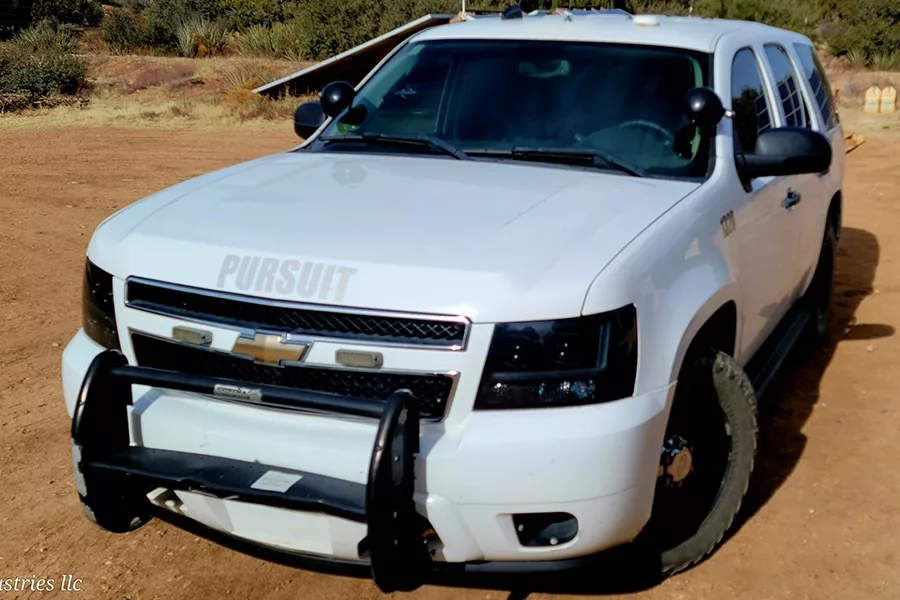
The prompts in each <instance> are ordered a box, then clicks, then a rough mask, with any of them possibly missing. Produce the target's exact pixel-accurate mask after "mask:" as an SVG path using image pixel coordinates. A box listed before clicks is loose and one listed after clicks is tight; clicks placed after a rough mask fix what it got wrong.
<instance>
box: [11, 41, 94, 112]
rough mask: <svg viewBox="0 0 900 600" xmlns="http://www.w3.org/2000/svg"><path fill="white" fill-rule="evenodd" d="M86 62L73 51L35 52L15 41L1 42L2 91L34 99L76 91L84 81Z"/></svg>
mask: <svg viewBox="0 0 900 600" xmlns="http://www.w3.org/2000/svg"><path fill="white" fill-rule="evenodd" d="M84 75H85V67H84V64H83V63H82V62H81V61H80V60H78V59H77V58H76V57H74V56H72V55H71V54H63V53H59V52H46V51H45V52H33V51H32V49H31V48H29V47H28V46H26V45H24V44H19V43H16V42H7V43H5V44H2V45H0V93H20V94H26V95H28V96H29V97H30V98H31V99H33V100H36V99H38V98H42V97H46V96H52V95H54V94H75V93H77V92H78V91H80V90H81V87H82V86H83V84H84Z"/></svg>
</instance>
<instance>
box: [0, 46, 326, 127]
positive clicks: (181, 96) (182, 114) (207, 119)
mask: <svg viewBox="0 0 900 600" xmlns="http://www.w3.org/2000/svg"><path fill="white" fill-rule="evenodd" d="M82 58H83V59H84V60H85V61H86V62H87V64H88V80H89V88H90V90H89V91H90V102H89V103H87V104H84V103H81V104H79V105H77V106H60V107H56V108H44V109H36V110H27V111H24V112H20V113H18V114H8V113H7V114H4V115H3V119H0V128H20V127H28V128H31V127H40V126H43V125H46V126H60V125H62V126H65V125H70V124H71V125H119V126H123V125H124V126H129V125H134V126H140V127H147V126H151V127H152V126H159V127H179V128H181V127H189V128H205V129H215V128H223V127H225V128H230V127H242V128H253V127H256V128H263V129H269V128H289V129H290V128H292V127H293V119H292V117H293V113H294V110H295V109H296V107H297V105H298V104H300V103H301V102H303V101H305V100H306V98H290V97H289V98H285V99H281V100H272V99H270V98H265V97H261V96H258V95H256V94H254V93H252V91H251V90H252V89H254V88H255V87H257V86H259V85H261V84H263V83H266V82H268V81H272V80H274V79H277V78H280V77H283V76H285V75H287V74H290V73H293V72H296V71H299V70H300V69H302V68H304V67H306V66H308V65H309V63H300V62H293V61H287V60H274V59H266V58H230V57H222V58H204V59H190V58H173V57H154V56H110V55H90V54H89V55H83V56H82Z"/></svg>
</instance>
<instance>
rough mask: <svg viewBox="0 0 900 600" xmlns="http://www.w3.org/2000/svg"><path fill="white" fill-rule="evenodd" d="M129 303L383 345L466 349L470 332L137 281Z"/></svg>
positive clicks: (460, 322)
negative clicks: (466, 341)
mask: <svg viewBox="0 0 900 600" xmlns="http://www.w3.org/2000/svg"><path fill="white" fill-rule="evenodd" d="M126 301H127V303H128V305H129V306H131V307H133V308H138V309H142V310H148V311H151V312H156V313H161V314H165V315H169V316H172V317H176V318H183V319H191V320H199V321H207V322H211V323H216V324H221V325H225V326H232V327H239V328H241V329H265V330H268V331H273V332H279V333H295V334H304V335H314V336H322V337H333V338H343V339H353V340H365V341H374V342H379V343H394V344H396V343H402V344H415V345H422V346H442V347H448V348H449V347H462V346H463V345H464V343H465V337H466V329H467V322H466V321H465V320H464V319H462V318H460V319H455V320H454V319H451V320H433V319H419V318H408V317H387V316H380V315H366V314H355V313H347V312H331V311H325V310H316V309H310V308H298V307H295V306H290V305H279V304H275V303H272V302H271V301H266V300H263V299H259V298H252V297H249V296H235V295H212V294H206V293H203V292H202V291H191V290H187V289H184V288H176V287H172V286H168V285H156V284H152V283H147V282H143V281H136V280H129V282H128V293H127V299H126Z"/></svg>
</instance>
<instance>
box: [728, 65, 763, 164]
mask: <svg viewBox="0 0 900 600" xmlns="http://www.w3.org/2000/svg"><path fill="white" fill-rule="evenodd" d="M731 107H732V110H733V111H734V143H735V150H743V151H744V152H754V151H755V150H756V139H757V138H758V137H759V134H760V133H762V132H763V131H765V130H767V129H771V127H772V116H771V115H772V113H771V111H770V110H769V102H768V100H767V99H766V94H765V89H764V87H763V80H762V74H761V72H760V70H759V63H757V62H756V55H755V54H754V53H753V51H752V50H750V49H749V48H748V49H744V50H740V51H738V53H737V54H736V55H735V57H734V63H733V64H732V72H731Z"/></svg>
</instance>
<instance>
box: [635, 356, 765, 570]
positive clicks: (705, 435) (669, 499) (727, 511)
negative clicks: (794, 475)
mask: <svg viewBox="0 0 900 600" xmlns="http://www.w3.org/2000/svg"><path fill="white" fill-rule="evenodd" d="M756 416H757V410H756V395H755V393H754V391H753V387H752V386H751V384H750V380H749V379H748V378H747V375H746V374H745V373H744V371H743V370H742V369H741V367H740V366H739V365H738V364H737V363H736V362H735V361H734V360H733V359H732V358H731V357H730V356H728V355H727V354H725V353H724V352H719V351H715V350H708V351H705V352H703V353H701V355H700V356H699V357H697V358H695V359H693V360H691V361H690V362H689V363H688V364H687V365H686V367H685V368H684V369H683V372H682V374H681V377H680V378H679V382H678V387H677V388H676V391H675V400H674V403H673V405H672V411H671V413H670V416H669V424H668V427H667V429H666V436H665V441H664V446H663V449H662V456H661V459H660V465H659V471H658V478H657V485H656V494H655V496H654V501H653V511H652V514H651V517H650V521H649V523H648V526H647V532H648V534H649V537H650V539H651V540H652V543H653V547H654V548H655V549H657V550H658V551H659V556H660V560H661V564H662V574H663V576H668V575H671V574H674V573H677V572H678V571H681V570H682V569H685V568H687V567H689V566H690V565H692V564H694V563H697V562H699V561H700V560H702V559H703V558H704V557H706V556H707V555H709V554H710V553H711V552H712V551H713V549H714V548H715V547H716V546H717V545H718V544H719V542H720V541H721V540H722V538H723V537H724V535H725V533H726V532H727V531H728V529H729V528H730V527H731V524H732V522H733V521H734V517H735V515H737V512H738V510H739V509H740V507H741V502H742V501H743V498H744V495H745V494H746V492H747V487H748V486H749V483H750V474H751V473H752V471H753V462H754V460H755V457H756V434H757V422H756Z"/></svg>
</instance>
